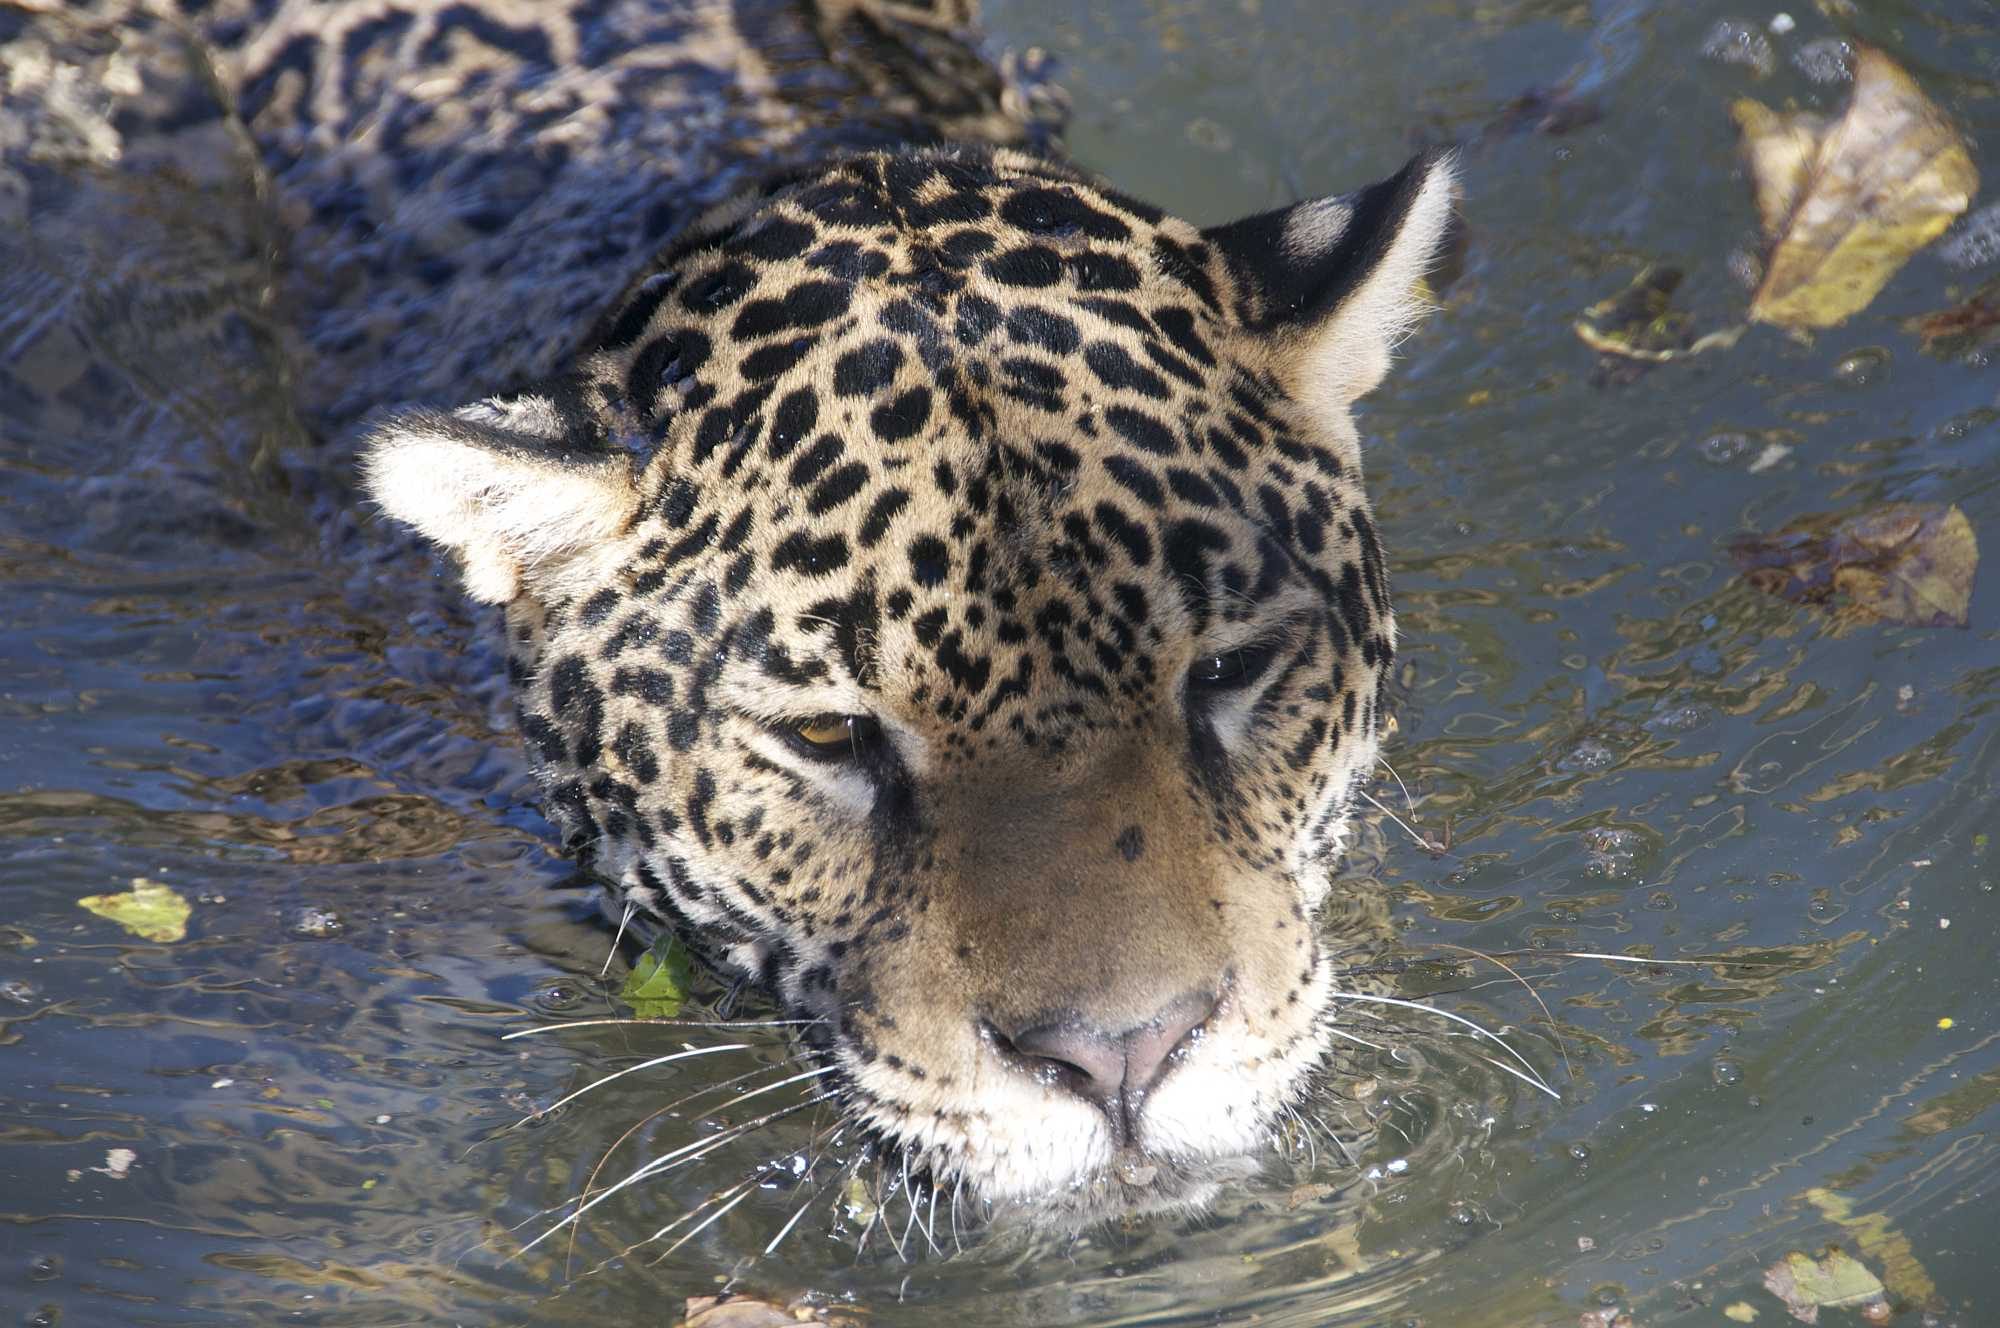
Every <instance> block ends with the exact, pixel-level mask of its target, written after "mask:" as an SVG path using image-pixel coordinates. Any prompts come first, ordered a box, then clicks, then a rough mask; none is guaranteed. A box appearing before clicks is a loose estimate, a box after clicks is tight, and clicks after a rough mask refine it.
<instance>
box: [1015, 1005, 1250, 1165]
mask: <svg viewBox="0 0 2000 1328" xmlns="http://www.w3.org/2000/svg"><path fill="white" fill-rule="evenodd" d="M1219 1001H1220V998H1219V997H1218V996H1217V995H1216V993H1215V992H1213V991H1196V992H1187V993H1185V994H1183V995H1181V996H1177V997H1175V998H1174V999H1173V1000H1171V1001H1169V1002H1168V1003H1167V1004H1166V1005H1165V1006H1164V1007H1162V1008H1161V1009H1160V1011H1159V1012H1158V1013H1157V1014H1155V1015H1154V1016H1153V1017H1152V1018H1151V1019H1148V1020H1146V1021H1145V1022H1144V1023H1142V1024H1139V1025H1138V1026H1136V1027H1134V1028H1128V1029H1126V1030H1124V1031H1123V1032H1119V1033H1107V1032H1105V1031H1104V1030H1103V1029H1100V1028H1096V1027H1093V1026H1092V1025H1090V1024H1088V1023H1085V1022H1084V1021H1083V1020H1081V1019H1077V1018H1074V1017H1059V1018H1054V1019H1044V1020H1040V1021H1037V1022H1035V1023H1032V1024H1030V1025H1028V1026H1027V1027H1023V1028H1019V1029H1013V1030H1009V1029H1005V1028H995V1029H994V1030H993V1031H994V1033H995V1034H996V1040H997V1042H998V1043H999V1044H1000V1046H1001V1049H1002V1050H1003V1051H1004V1052H1008V1053H1011V1054H1012V1056H1013V1057H1014V1058H1015V1059H1017V1060H1019V1061H1021V1062H1023V1063H1024V1064H1025V1065H1026V1066H1027V1067H1028V1068H1030V1069H1035V1070H1042V1069H1045V1068H1047V1067H1053V1068H1054V1070H1055V1078H1056V1081H1057V1082H1058V1083H1060V1084H1062V1085H1063V1086H1064V1087H1065V1088H1067V1089H1069V1091H1070V1092H1072V1093H1074V1094H1076V1095H1077V1096H1078V1097H1080V1098H1082V1099H1083V1100H1084V1101H1086V1102H1089V1103H1091V1104H1092V1105H1094V1106H1096V1107H1097V1108H1098V1109H1099V1110H1100V1111H1102V1112H1103V1113H1104V1115H1105V1118H1106V1119H1107V1120H1109V1121H1110V1122H1111V1128H1112V1130H1113V1131H1114V1132H1115V1133H1116V1134H1117V1136H1118V1142H1119V1143H1121V1144H1123V1143H1130V1142H1132V1140H1133V1138H1134V1135H1135V1134H1136V1132H1137V1129H1138V1124H1139V1116H1140V1113H1141V1112H1143V1111H1144V1110H1145V1105H1146V1098H1147V1096H1148V1095H1149V1094H1150V1093H1151V1092H1152V1091H1153V1089H1154V1088H1155V1087H1156V1086H1157V1085H1158V1084H1159V1082H1160V1080H1162V1079H1164V1078H1165V1077H1166V1076H1167V1074H1168V1073H1169V1072H1170V1071H1171V1070H1172V1069H1173V1066H1174V1064H1175V1063H1176V1056H1175V1053H1176V1052H1179V1051H1180V1050H1181V1049H1182V1048H1183V1047H1185V1046H1186V1045H1187V1044H1188V1043H1189V1042H1190V1041H1191V1040H1192V1039H1193V1037H1194V1034H1195V1030H1197V1029H1199V1028H1200V1027H1201V1026H1202V1025H1203V1024H1204V1023H1206V1022H1207V1021H1208V1018H1209V1016H1210V1015H1212V1014H1214V1013H1215V1009H1216V1006H1217V1004H1218V1003H1219Z"/></svg>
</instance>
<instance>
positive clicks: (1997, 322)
mask: <svg viewBox="0 0 2000 1328" xmlns="http://www.w3.org/2000/svg"><path fill="white" fill-rule="evenodd" d="M1996 326H2000V277H1994V278H1993V279H1992V280H1990V281H1988V282H1986V283H1984V284H1983V285H1981V286H1980V288H1979V289H1978V290H1976V291H1974V292H1972V294H1970V295H1968V296H1966V297H1965V298H1964V299H1963V300H1961V301H1959V302H1958V303H1957V304H1955V305H1953V306H1952V307H1951V308H1949V309H1940V310H1938V311H1937V312H1936V313H1930V314H1922V315H1920V316H1918V317H1916V318H1906V319H1904V320H1903V329H1904V330H1905V331H1907V332H1911V333H1914V334H1915V335H1916V336H1917V338H1918V339H1919V340H1921V341H1922V342H1923V348H1924V349H1925V350H1926V351H1928V352H1929V353H1931V354H1933V355H1945V354H1956V353H1958V352H1959V351H1963V350H1970V349H1972V348H1973V347H1974V346H1977V345H1979V344H1980V343H1982V342H1984V341H1985V340H1986V339H1987V337H1988V336H1989V334H1990V333H1991V332H1992V330H1993V329H1994V328H1995V327H1996Z"/></svg>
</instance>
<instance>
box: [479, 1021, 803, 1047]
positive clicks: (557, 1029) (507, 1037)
mask: <svg viewBox="0 0 2000 1328" xmlns="http://www.w3.org/2000/svg"><path fill="white" fill-rule="evenodd" d="M819 1022H820V1020H818V1019H566V1020H563V1021H562V1022H560V1023H554V1024H542V1025H541V1026H539V1027H537V1028H517V1029H515V1030H514V1031H513V1032H511V1033H502V1034H501V1035H500V1040H501V1041H502V1042H512V1041H513V1040H514V1039H515V1038H524V1037H539V1036H540V1035H541V1034H543V1033H561V1032H565V1031H567V1030H568V1029H572V1028H603V1027H605V1026H607V1025H612V1024H623V1025H626V1026H628V1027H630V1026H634V1025H643V1026H644V1027H647V1028H795V1027H800V1026H804V1025H811V1024H817V1023H819Z"/></svg>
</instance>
